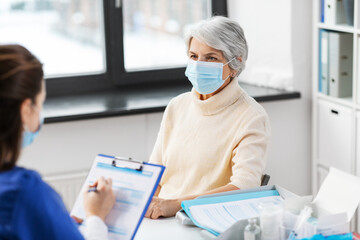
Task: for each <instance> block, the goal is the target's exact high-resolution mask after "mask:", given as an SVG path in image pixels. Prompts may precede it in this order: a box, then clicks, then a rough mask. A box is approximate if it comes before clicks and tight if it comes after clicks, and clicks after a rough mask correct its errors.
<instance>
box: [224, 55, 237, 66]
mask: <svg viewBox="0 0 360 240" xmlns="http://www.w3.org/2000/svg"><path fill="white" fill-rule="evenodd" d="M235 58H236V57H233V58H232V59H231V60H230V61H228V62H227V63H225V64H224V66H226V65H228V64H229V63H230V62H231V61H232V60H234V59H235Z"/></svg>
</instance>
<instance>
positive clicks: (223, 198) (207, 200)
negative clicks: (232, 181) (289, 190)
mask: <svg viewBox="0 0 360 240" xmlns="http://www.w3.org/2000/svg"><path fill="white" fill-rule="evenodd" d="M229 193H231V192H229ZM270 196H280V194H279V192H278V191H277V190H265V191H258V192H247V193H238V194H228V195H218V196H213V197H206V196H204V197H203V198H198V199H194V200H186V201H183V202H182V203H181V206H182V208H183V209H184V211H185V212H186V214H187V215H188V216H189V217H190V219H191V220H192V221H193V223H194V224H195V225H196V226H198V227H200V228H203V229H205V230H207V231H209V232H211V233H212V234H214V235H216V236H218V235H219V234H220V233H218V232H216V231H214V230H212V229H210V228H208V227H205V226H202V225H201V224H200V223H198V222H197V221H196V220H195V219H194V217H193V216H192V215H191V213H190V207H192V206H196V205H205V204H216V203H224V202H233V201H239V200H246V199H254V198H263V197H270Z"/></svg>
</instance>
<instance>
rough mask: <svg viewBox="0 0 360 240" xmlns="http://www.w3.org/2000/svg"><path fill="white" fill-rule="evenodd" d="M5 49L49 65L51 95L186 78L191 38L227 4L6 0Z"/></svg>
mask: <svg viewBox="0 0 360 240" xmlns="http://www.w3.org/2000/svg"><path fill="white" fill-rule="evenodd" d="M0 12H1V14H0V36H1V38H0V43H1V44H3V43H18V44H22V45H24V46H25V47H27V48H28V49H30V50H31V51H32V52H33V53H34V54H35V55H36V56H37V57H38V58H39V59H40V60H41V61H42V62H43V63H44V70H45V75H46V76H45V78H46V81H47V88H48V96H52V95H64V94H65V95H66V94H77V93H82V92H88V91H96V90H101V89H109V88H113V87H118V86H125V85H132V84H146V83H152V82H160V81H162V82H171V81H177V80H183V79H184V78H185V77H184V71H185V65H186V61H187V58H186V53H185V46H184V40H183V37H184V32H185V31H186V29H188V28H189V26H191V24H193V23H196V22H198V21H200V20H202V19H206V18H208V17H210V16H211V15H226V0H184V1H178V0H91V1H89V0H2V1H1V3H0Z"/></svg>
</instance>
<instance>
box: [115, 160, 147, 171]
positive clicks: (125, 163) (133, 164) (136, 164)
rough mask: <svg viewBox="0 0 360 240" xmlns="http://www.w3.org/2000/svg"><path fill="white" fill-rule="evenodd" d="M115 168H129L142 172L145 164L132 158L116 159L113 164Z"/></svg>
mask: <svg viewBox="0 0 360 240" xmlns="http://www.w3.org/2000/svg"><path fill="white" fill-rule="evenodd" d="M111 165H112V166H113V167H118V168H129V169H133V170H136V171H141V170H142V167H143V165H144V162H142V161H137V160H133V159H132V158H124V157H114V159H113V161H112V164H111Z"/></svg>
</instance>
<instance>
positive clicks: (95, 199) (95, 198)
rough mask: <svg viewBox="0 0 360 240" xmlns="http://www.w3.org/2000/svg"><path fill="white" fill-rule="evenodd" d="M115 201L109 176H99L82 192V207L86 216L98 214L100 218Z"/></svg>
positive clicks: (102, 217) (108, 210)
mask: <svg viewBox="0 0 360 240" xmlns="http://www.w3.org/2000/svg"><path fill="white" fill-rule="evenodd" d="M114 203H115V194H114V192H113V191H112V180H111V178H108V179H105V178H104V177H100V178H99V179H98V180H96V181H95V182H94V183H93V184H92V185H90V186H89V187H88V188H87V189H86V191H85V192H84V208H85V213H86V217H90V216H93V215H95V216H98V217H100V218H101V219H102V220H105V217H106V216H107V214H108V213H109V212H110V210H111V209H112V207H113V205H114Z"/></svg>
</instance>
